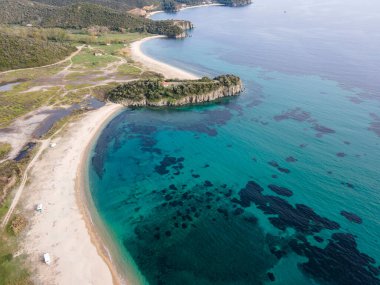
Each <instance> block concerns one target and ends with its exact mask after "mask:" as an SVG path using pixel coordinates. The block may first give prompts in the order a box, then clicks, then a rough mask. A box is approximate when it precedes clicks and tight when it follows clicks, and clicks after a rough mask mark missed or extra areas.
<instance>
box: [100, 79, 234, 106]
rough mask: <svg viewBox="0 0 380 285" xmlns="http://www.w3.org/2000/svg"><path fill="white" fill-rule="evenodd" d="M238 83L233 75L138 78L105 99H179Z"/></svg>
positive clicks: (115, 100)
mask: <svg viewBox="0 0 380 285" xmlns="http://www.w3.org/2000/svg"><path fill="white" fill-rule="evenodd" d="M239 84H240V78H239V77H237V76H234V75H222V76H218V77H215V78H214V79H210V78H208V77H203V78H202V79H199V80H185V81H179V80H167V81H165V82H163V81H162V80H138V81H133V82H129V83H126V84H122V85H119V86H117V87H116V88H115V89H113V90H111V91H110V92H109V93H108V97H107V99H108V100H110V101H112V102H121V101H123V100H131V101H136V102H138V101H141V100H144V99H147V100H148V101H159V100H161V99H172V100H175V99H180V98H182V97H186V96H189V95H202V94H206V93H209V92H212V91H215V90H217V89H219V88H220V87H231V86H237V85H239Z"/></svg>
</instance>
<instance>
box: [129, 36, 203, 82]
mask: <svg viewBox="0 0 380 285" xmlns="http://www.w3.org/2000/svg"><path fill="white" fill-rule="evenodd" d="M158 38H165V36H151V37H147V38H144V39H142V40H139V41H136V42H133V43H132V44H131V55H132V59H133V60H134V61H137V62H140V63H141V64H142V65H143V66H144V67H145V68H146V69H147V70H150V71H154V72H158V73H161V74H163V75H164V76H165V78H177V79H199V78H200V76H197V75H195V74H192V73H190V72H187V71H184V70H182V69H180V68H177V67H174V66H171V65H169V64H167V63H164V62H161V61H158V60H156V59H153V58H151V57H149V56H147V55H146V54H144V53H143V52H142V50H141V45H142V44H143V43H145V42H147V41H150V40H153V39H158Z"/></svg>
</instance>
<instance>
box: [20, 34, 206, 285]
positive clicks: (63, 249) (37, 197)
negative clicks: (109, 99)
mask: <svg viewBox="0 0 380 285" xmlns="http://www.w3.org/2000/svg"><path fill="white" fill-rule="evenodd" d="M153 38H157V36H153V37H149V38H146V39H143V40H140V41H138V42H134V43H132V50H133V51H132V54H133V57H134V59H135V60H137V61H139V62H140V63H141V64H142V65H143V66H144V67H145V68H147V70H152V71H156V72H160V73H162V74H163V75H164V76H165V77H172V78H173V77H174V78H179V79H197V78H199V77H197V76H196V75H194V74H191V73H189V72H186V71H184V70H181V69H179V68H176V67H173V66H170V65H168V64H166V63H163V62H160V61H157V60H155V59H152V58H150V57H148V56H146V55H144V54H143V53H142V51H141V49H140V46H141V44H142V43H143V42H145V41H147V40H150V39H153ZM122 109H123V107H122V106H121V105H117V104H112V103H108V104H106V105H105V106H103V107H101V108H100V109H97V110H93V111H89V112H88V113H86V114H84V115H83V116H82V117H81V118H79V119H78V120H76V121H74V122H71V123H70V124H69V125H68V126H66V127H65V128H64V129H63V131H61V132H60V133H59V134H58V135H57V136H56V137H54V138H52V139H51V141H52V142H55V143H56V144H57V145H56V146H55V147H54V148H46V149H45V150H44V152H43V154H42V155H41V157H40V159H39V160H38V161H37V162H36V164H35V165H34V166H33V168H32V170H31V173H30V179H29V182H28V185H27V186H26V189H25V194H24V196H23V197H22V200H21V206H22V208H23V209H24V212H25V214H26V215H28V216H29V217H30V224H29V227H28V230H27V233H26V236H25V237H24V239H23V243H22V250H23V252H24V253H26V254H27V255H28V260H30V261H31V262H30V263H31V266H32V272H33V276H32V277H33V280H35V281H37V284H99V285H103V284H142V283H144V282H143V280H144V278H143V276H140V275H139V274H138V272H136V270H134V268H133V266H132V265H131V266H129V268H127V270H125V269H126V268H125V267H122V266H123V265H126V264H127V262H126V261H123V260H121V259H122V258H121V255H120V254H118V251H117V244H115V242H114V241H112V238H111V237H110V234H109V233H108V232H107V230H106V226H105V225H104V224H103V222H102V221H101V219H100V217H99V216H98V213H97V211H96V208H95V206H94V205H93V201H92V199H91V196H89V194H90V193H89V188H88V187H89V184H88V182H89V181H88V168H87V166H88V160H89V159H90V153H91V150H92V147H93V145H94V143H95V142H96V139H97V137H98V136H99V134H100V132H101V131H102V130H103V128H104V126H105V125H106V124H107V122H109V121H110V120H111V119H112V118H113V117H114V116H115V115H116V114H117V113H118V112H120V111H121V110H122ZM78 142H79V143H78ZM38 203H42V204H43V205H44V210H43V212H42V213H41V214H40V213H36V212H35V210H34V209H35V206H36V204H38ZM44 253H49V254H50V256H51V259H52V264H51V265H50V266H48V265H46V264H44V263H43V261H42V255H43V254H44ZM127 266H128V264H127ZM125 271H127V274H121V272H123V273H124V272H125Z"/></svg>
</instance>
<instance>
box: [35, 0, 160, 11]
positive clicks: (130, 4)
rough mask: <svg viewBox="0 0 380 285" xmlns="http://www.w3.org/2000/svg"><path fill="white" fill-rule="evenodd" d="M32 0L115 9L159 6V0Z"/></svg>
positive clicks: (59, 4)
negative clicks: (83, 3) (85, 4)
mask: <svg viewBox="0 0 380 285" xmlns="http://www.w3.org/2000/svg"><path fill="white" fill-rule="evenodd" d="M34 2H39V3H44V4H48V5H52V6H67V5H72V4H78V3H82V2H89V3H93V4H98V5H101V6H104V7H108V8H112V9H116V10H124V11H127V10H130V9H133V8H136V7H137V8H143V7H144V6H147V5H155V6H156V7H158V6H159V4H160V1H159V0H87V1H83V0H34Z"/></svg>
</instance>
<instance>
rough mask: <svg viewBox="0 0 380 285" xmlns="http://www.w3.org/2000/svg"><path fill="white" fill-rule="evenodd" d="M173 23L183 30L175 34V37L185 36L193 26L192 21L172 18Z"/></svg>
mask: <svg viewBox="0 0 380 285" xmlns="http://www.w3.org/2000/svg"><path fill="white" fill-rule="evenodd" d="M173 25H174V26H176V27H178V28H180V29H181V30H182V31H183V32H182V33H180V34H177V35H176V37H175V38H176V39H182V38H186V37H187V32H186V31H189V30H192V29H193V28H194V26H193V23H191V22H190V21H186V20H173Z"/></svg>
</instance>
